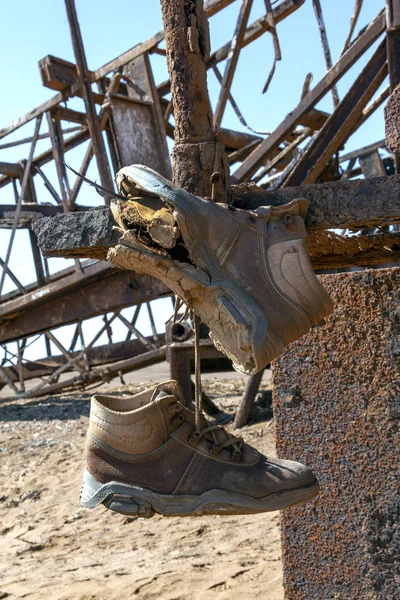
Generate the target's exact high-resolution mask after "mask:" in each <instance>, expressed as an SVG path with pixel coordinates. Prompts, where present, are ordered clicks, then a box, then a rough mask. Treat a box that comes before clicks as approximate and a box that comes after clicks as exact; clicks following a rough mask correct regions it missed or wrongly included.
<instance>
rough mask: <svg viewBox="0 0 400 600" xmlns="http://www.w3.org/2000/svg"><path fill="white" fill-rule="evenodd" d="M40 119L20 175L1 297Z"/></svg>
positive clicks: (0, 288) (0, 289) (2, 275)
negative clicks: (21, 175)
mask: <svg viewBox="0 0 400 600" xmlns="http://www.w3.org/2000/svg"><path fill="white" fill-rule="evenodd" d="M42 119H43V115H40V116H39V117H38V118H37V120H36V124H35V131H34V134H33V139H32V144H31V149H30V151H29V158H28V160H27V162H26V165H25V169H24V175H23V177H22V184H21V193H20V195H19V198H18V202H17V207H16V210H15V213H14V220H13V226H12V230H11V235H10V240H9V242H8V248H7V254H6V258H5V260H4V266H3V272H2V274H1V280H0V298H1V293H2V291H3V286H4V281H5V278H6V273H7V269H8V263H9V261H10V256H11V251H12V247H13V243H14V238H15V232H16V229H17V225H18V220H19V217H20V214H21V207H22V201H23V199H24V196H25V192H26V188H27V186H28V183H29V176H30V173H31V166H32V161H33V155H34V152H35V148H36V142H37V139H38V136H39V131H40V125H41V124H42Z"/></svg>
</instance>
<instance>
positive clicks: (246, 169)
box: [0, 0, 399, 397]
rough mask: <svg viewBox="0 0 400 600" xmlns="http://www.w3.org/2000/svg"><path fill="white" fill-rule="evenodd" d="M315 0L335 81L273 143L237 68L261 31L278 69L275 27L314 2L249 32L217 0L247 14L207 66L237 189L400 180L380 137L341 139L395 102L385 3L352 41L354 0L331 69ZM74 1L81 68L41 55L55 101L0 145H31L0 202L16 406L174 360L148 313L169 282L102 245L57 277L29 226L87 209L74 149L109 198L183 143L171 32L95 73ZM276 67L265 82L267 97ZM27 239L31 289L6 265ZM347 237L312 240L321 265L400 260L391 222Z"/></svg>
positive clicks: (5, 368) (7, 357) (326, 81)
mask: <svg viewBox="0 0 400 600" xmlns="http://www.w3.org/2000/svg"><path fill="white" fill-rule="evenodd" d="M307 1H311V0H307ZM312 1H313V6H314V9H315V13H316V17H317V20H318V25H319V29H320V33H321V41H322V48H323V52H324V57H325V61H326V66H327V72H326V74H325V75H324V77H322V79H321V80H320V81H319V82H317V83H316V84H315V85H314V87H312V88H310V77H308V76H307V78H306V81H305V82H304V87H303V91H302V94H301V99H300V102H299V103H298V104H297V106H294V107H293V110H292V111H291V112H290V113H289V114H288V115H287V117H286V118H285V119H284V120H283V121H282V123H281V124H280V125H279V126H278V127H277V128H276V129H275V131H273V132H271V133H269V134H260V133H255V132H253V131H252V130H250V128H249V127H248V125H247V123H246V121H245V118H244V116H243V114H242V112H241V111H240V109H239V107H238V105H237V103H236V101H235V99H234V97H233V95H232V91H231V90H232V81H233V78H234V75H235V69H236V66H237V63H238V60H239V56H240V53H241V51H242V50H243V48H245V47H246V46H247V45H248V44H251V43H252V42H253V41H254V40H256V39H258V38H259V37H260V36H262V35H263V34H265V33H269V34H271V35H272V37H273V41H274V50H275V62H276V61H279V60H280V59H281V51H280V44H279V36H278V32H279V23H280V22H281V21H282V20H284V19H286V18H290V16H291V15H292V13H294V12H295V11H297V10H301V7H302V5H303V4H304V2H305V0H282V1H281V2H279V3H274V4H273V6H271V2H270V1H266V2H265V6H266V13H265V15H264V16H263V17H261V18H259V19H258V20H256V21H255V22H253V23H250V22H249V15H250V10H251V7H252V1H251V0H243V1H239V0H236V1H235V0H210V1H209V2H208V4H207V5H206V7H205V10H206V13H207V16H208V17H209V18H211V17H212V16H213V15H215V14H216V13H217V12H219V11H222V10H224V9H225V8H227V7H228V6H229V5H231V4H233V3H234V4H235V5H237V10H238V19H237V24H236V27H235V30H234V32H232V39H231V40H230V41H228V42H227V43H226V44H225V45H224V46H222V47H221V48H219V49H217V50H215V51H213V52H210V54H209V57H208V60H207V69H208V70H212V71H213V72H214V74H215V76H216V77H217V79H218V81H219V82H220V91H219V96H218V100H217V104H216V110H215V113H214V115H213V127H214V131H215V134H216V138H217V140H218V142H219V143H220V144H222V145H223V146H224V147H225V152H226V154H227V157H228V160H229V165H230V170H231V183H232V184H246V183H247V184H248V183H253V184H256V185H257V186H258V189H260V190H265V191H269V192H271V193H273V192H274V191H275V190H278V189H279V190H280V189H282V191H284V189H285V188H290V187H292V186H300V185H303V184H320V183H325V184H330V182H335V181H342V182H343V183H345V182H347V181H349V180H352V179H355V178H358V177H360V176H363V177H365V178H369V177H386V176H388V175H393V174H394V173H395V172H396V164H397V159H396V156H395V155H393V154H392V153H390V152H389V151H388V149H387V148H386V145H385V141H384V140H381V141H378V142H376V143H372V144H371V145H369V146H367V147H365V148H362V149H360V150H359V151H357V152H352V153H347V154H344V153H343V152H342V147H343V144H344V143H345V142H346V140H347V139H348V138H349V137H350V136H351V135H352V134H353V133H354V132H355V131H356V130H357V129H358V128H359V127H360V126H361V125H362V124H363V123H364V122H365V121H366V120H367V119H368V118H369V117H370V116H371V115H372V114H373V113H374V112H375V110H376V109H377V108H378V107H379V106H381V105H382V103H383V102H384V101H385V100H386V99H387V98H388V96H389V93H390V86H389V85H387V86H386V87H384V89H383V91H380V92H379V93H377V92H378V90H379V89H380V88H381V86H382V84H383V83H384V81H385V79H386V78H387V76H388V49H389V53H390V48H391V46H390V43H389V45H388V41H387V39H386V35H385V34H386V32H387V31H388V32H392V31H393V28H392V29H391V28H390V27H388V22H387V15H386V14H385V12H384V10H383V7H382V10H381V12H379V13H378V15H377V16H376V18H375V19H374V20H373V21H372V22H371V23H370V24H369V25H368V27H366V28H364V29H362V30H361V32H360V34H359V35H358V36H355V34H354V32H355V30H356V26H357V19H358V15H359V12H360V8H361V4H362V2H361V1H360V0H357V1H356V2H355V9H354V15H353V18H352V20H351V25H350V31H349V34H348V36H347V39H346V42H345V44H344V47H343V51H342V53H341V55H340V57H339V59H338V61H337V62H336V63H335V64H333V63H332V57H331V52H330V49H329V45H328V40H327V37H326V32H325V26H324V21H323V15H322V9H321V5H320V2H319V0H312ZM66 6H67V13H68V18H69V23H70V27H71V35H72V40H73V45H74V52H75V56H76V64H73V63H70V62H67V61H64V60H62V59H59V58H56V57H54V56H46V57H45V58H44V59H42V60H41V61H40V63H39V68H40V73H41V77H42V82H43V85H45V86H46V87H48V88H50V89H53V90H55V91H57V94H56V95H55V96H54V97H53V98H51V99H50V100H48V101H46V102H45V103H44V104H42V105H40V106H39V107H37V108H36V109H34V110H32V111H30V112H29V113H28V114H27V115H24V116H23V117H21V118H19V119H17V121H15V122H14V123H11V124H10V125H9V126H7V127H4V128H3V129H1V130H0V140H1V143H0V150H2V151H6V150H7V149H9V148H12V147H16V146H19V145H22V144H25V146H23V147H24V148H27V149H28V150H27V152H26V154H23V155H22V159H21V160H20V161H18V162H0V174H1V176H0V194H1V198H4V200H0V201H1V202H2V203H1V204H0V228H2V229H5V230H8V232H9V239H8V244H7V252H6V255H5V256H4V257H3V258H2V259H1V262H0V274H1V280H0V296H1V304H0V340H1V343H0V346H1V349H2V352H3V356H2V360H1V365H0V386H2V387H5V389H6V390H7V393H8V394H9V395H12V394H14V395H15V396H17V397H21V396H27V397H29V396H34V395H41V394H46V393H51V392H53V391H59V390H63V389H68V388H71V387H75V386H82V387H85V386H88V385H93V384H96V383H97V382H99V381H103V380H107V379H111V378H113V377H116V376H120V377H122V375H123V373H125V372H127V371H129V370H132V369H135V368H139V367H142V366H146V365H148V364H152V363H154V362H157V361H161V360H164V359H165V355H166V345H165V335H164V333H163V332H161V333H160V327H157V326H156V323H155V317H154V314H153V310H152V303H153V302H154V301H156V300H157V299H160V298H163V297H168V296H171V292H170V291H169V290H168V289H167V288H166V287H165V286H164V284H162V283H161V282H159V281H157V280H155V279H153V278H151V277H148V276H139V275H136V274H134V273H131V272H124V271H120V270H118V269H116V268H115V267H113V266H112V265H111V264H110V263H107V262H103V260H104V258H105V253H104V248H103V249H102V246H101V244H100V245H99V248H98V251H97V255H96V254H95V255H94V256H93V258H92V259H90V260H82V259H79V258H76V257H75V258H74V262H72V261H71V265H70V266H69V267H68V268H66V269H64V270H62V271H57V272H52V268H51V265H49V262H48V260H47V259H46V258H43V257H42V256H41V255H40V252H39V250H38V247H37V240H36V237H35V234H34V232H33V231H32V230H31V224H32V222H33V221H35V220H36V219H38V218H40V217H42V216H53V215H57V214H61V213H76V212H81V211H84V210H87V209H88V208H89V206H88V201H87V198H88V192H87V187H86V186H85V187H83V186H82V179H81V178H79V177H72V175H71V174H70V172H69V171H68V170H67V168H66V166H65V162H66V161H67V162H68V161H69V158H68V157H69V153H73V152H78V151H79V152H78V156H80V160H81V167H80V169H79V170H80V173H81V174H83V175H85V174H87V173H88V172H90V169H93V168H94V169H97V172H98V176H99V178H100V182H101V184H102V185H103V186H104V187H105V188H107V189H113V186H114V184H113V174H114V173H116V172H117V171H118V170H119V169H120V168H121V167H122V166H124V165H127V164H132V163H142V164H146V165H148V166H151V167H152V168H153V169H155V170H157V171H158V172H160V173H162V174H163V175H165V176H167V177H171V163H170V158H169V152H168V144H167V138H168V137H170V138H173V136H174V125H173V119H172V114H173V105H172V101H171V100H169V99H168V98H169V92H170V81H169V80H167V81H164V82H161V83H158V84H157V83H156V82H155V79H154V75H153V71H152V66H151V60H150V57H151V55H152V54H158V55H162V56H165V55H166V51H165V49H164V48H163V46H162V44H163V40H164V32H159V33H158V34H156V35H155V36H154V37H153V38H151V39H149V40H147V41H146V42H143V43H141V44H138V45H137V46H135V47H133V48H132V49H131V50H128V51H127V52H125V53H124V54H122V55H121V56H120V57H118V58H116V59H114V60H112V61H110V62H109V63H107V64H106V65H104V66H102V67H100V68H98V69H96V70H95V71H89V70H88V67H87V64H86V59H85V53H84V48H83V42H82V38H81V35H80V31H79V25H78V21H77V18H76V12H75V10H74V6H73V3H72V2H71V1H70V0H68V1H67V2H66ZM378 8H379V7H378ZM189 29H190V28H189ZM391 36H392V37H391ZM379 39H382V42H381V43H380V44H379V45H378V46H377V48H376V50H375V52H374V53H373V55H372V57H371V58H370V59H369V61H368V62H367V64H366V66H365V67H364V68H363V69H362V71H361V72H360V74H359V75H358V77H357V78H356V79H355V81H354V82H353V84H352V85H351V87H350V89H349V91H348V92H347V94H346V95H345V96H344V97H343V98H342V99H340V98H339V95H338V91H337V88H336V83H337V81H338V80H339V79H340V78H341V77H343V75H345V73H346V72H347V71H348V70H349V69H350V68H351V67H352V66H353V65H354V64H355V63H356V62H357V60H358V59H359V58H360V57H362V56H363V55H364V53H365V52H367V51H368V49H369V48H370V47H371V46H372V45H373V44H374V43H375V42H376V41H377V40H379ZM391 39H392V42H391V43H393V44H394V43H395V41H394V42H393V40H395V36H394V34H393V33H388V40H389V42H390V40H391ZM396 39H397V38H396ZM193 44H195V42H194V41H193ZM275 62H274V68H275ZM392 62H393V61H392ZM220 63H222V64H223V69H222V68H221V69H220V67H219V65H220ZM389 65H390V54H389ZM274 68H273V69H272V71H271V73H270V75H269V77H268V78H267V81H266V83H265V85H264V91H265V92H267V91H268V86H269V83H270V81H271V78H272V77H273V74H274ZM393 73H394V70H393V69H392V70H391V85H392V88H393V85H395V83H396V80H395V76H394V75H393ZM261 87H262V86H261ZM328 93H331V94H332V96H333V103H334V111H333V112H332V114H328V113H326V112H323V111H321V110H318V109H316V108H315V107H316V105H317V103H318V102H319V101H320V100H321V98H323V97H324V96H325V95H326V94H328ZM77 97H78V98H81V99H82V101H83V106H84V110H82V111H78V110H76V109H75V108H71V107H70V106H69V103H70V102H71V101H72V100H73V99H75V98H77ZM228 104H230V105H231V107H232V108H233V110H234V111H235V113H236V115H237V116H238V118H239V119H240V122H241V123H242V125H243V130H242V131H233V130H230V129H224V128H222V127H221V123H222V119H223V116H224V112H225V109H226V107H227V105H228ZM29 124H30V126H32V124H34V131H33V134H30V135H29V136H26V135H25V134H22V132H24V131H25V129H26V128H25V129H24V127H25V126H27V125H28V126H29ZM20 130H21V136H22V135H25V137H21V138H20V139H18V140H16V139H15V135H14V133H15V132H16V131H20ZM10 139H12V141H9V140H10ZM44 142H46V143H48V144H49V146H48V147H47V149H45V150H44V151H42V152H40V153H39V152H38V151H37V149H38V147H39V145H41V144H42V143H44ZM382 151H383V153H382ZM106 202H107V201H106ZM96 204H98V198H94V200H93V206H95V205H96ZM22 233H23V234H24V235H25V236H28V238H29V248H30V253H31V257H30V259H29V260H30V261H31V262H32V264H33V265H34V277H33V278H32V281H31V282H30V283H29V284H22V283H21V279H22V277H21V275H20V274H19V273H18V272H15V270H13V269H12V268H11V266H10V259H11V257H12V254H13V253H15V252H16V251H17V248H18V239H19V237H20V235H21V234H22ZM343 233H344V234H343V235H339V233H338V232H326V231H324V232H321V231H319V230H315V231H313V232H311V233H310V235H309V247H310V251H311V255H312V258H313V263H314V266H315V268H318V269H328V268H338V267H339V268H340V267H348V266H352V265H371V264H379V263H382V262H387V261H389V260H390V261H391V262H394V261H397V260H398V257H399V250H398V249H399V238H398V232H397V231H396V228H395V227H393V226H389V227H388V226H385V227H383V228H376V227H375V228H373V229H370V230H369V229H366V228H365V227H364V228H362V227H360V228H359V231H358V233H359V234H360V235H359V236H356V237H354V236H348V235H346V232H343ZM108 234H110V232H109V231H107V232H104V237H107V235H108ZM96 235H98V232H96ZM104 247H106V244H104ZM96 258H97V259H102V260H96ZM6 286H7V288H8V289H6ZM143 311H147V315H148V322H149V324H150V328H151V335H150V336H149V335H147V336H146V335H145V334H144V333H143V331H141V329H140V327H138V325H137V322H138V319H139V317H140V315H143ZM93 319H97V321H95V323H96V326H97V332H96V333H95V334H94V335H91V339H90V340H89V338H88V336H87V333H85V327H86V324H87V323H88V322H89V321H90V320H92V321H91V322H92V323H93ZM117 322H118V323H119V325H120V327H124V328H125V334H124V336H123V337H124V338H125V339H122V341H121V340H119V341H114V340H113V327H114V326H115V324H116V323H117ZM66 326H68V331H67V332H66V331H65V327H66ZM92 329H93V326H92ZM61 330H63V342H61V341H60V335H59V332H60V331H61ZM104 338H106V340H104ZM38 339H39V340H41V344H42V347H43V349H44V356H43V358H42V359H37V358H35V359H32V358H29V356H28V349H29V348H30V347H31V345H32V344H33V343H35V344H37V343H38ZM65 340H66V341H65ZM105 341H106V343H104V342H105ZM32 382H33V383H32Z"/></svg>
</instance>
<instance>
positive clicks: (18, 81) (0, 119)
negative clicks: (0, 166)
mask: <svg viewBox="0 0 400 600" xmlns="http://www.w3.org/2000/svg"><path fill="white" fill-rule="evenodd" d="M321 4H322V9H323V13H324V17H325V23H326V27H327V34H328V39H329V42H330V46H331V50H332V57H333V62H335V61H336V60H337V59H338V57H339V55H340V52H341V50H342V47H343V44H344V41H345V39H346V36H347V33H348V29H349V24H350V18H351V15H352V12H353V8H354V0H321ZM76 7H77V12H78V18H79V22H80V25H81V30H82V35H83V40H84V44H85V49H86V55H87V61H88V65H89V68H90V69H96V68H98V67H99V66H101V65H103V64H105V63H106V62H108V61H109V60H111V59H113V58H115V57H117V56H118V55H119V54H121V53H122V52H124V51H126V50H127V49H128V48H130V47H132V46H134V45H135V44H137V43H139V42H142V41H145V40H146V39H148V38H150V37H151V36H153V35H154V34H155V33H156V32H158V31H159V30H160V29H162V19H161V11H160V5H159V1H158V0H148V1H147V2H145V3H144V2H139V1H138V0H130V2H127V1H126V0H113V2H110V1H109V0H96V2H95V1H94V0H76ZM239 7H240V2H238V1H236V2H234V3H233V4H232V5H231V6H229V7H228V8H226V9H225V10H223V11H222V12H221V13H219V14H218V15H216V16H214V17H213V18H212V19H211V20H210V29H211V42H212V50H216V49H217V48H218V47H219V46H221V45H223V44H224V43H226V42H227V41H228V40H229V39H230V37H231V35H232V32H233V30H234V27H235V22H236V18H237V14H238V10H239ZM383 7H384V0H364V3H363V8H362V11H361V15H360V18H359V22H358V25H357V28H356V33H357V32H358V31H359V30H360V28H361V27H363V26H365V25H366V24H367V23H368V22H369V21H370V20H371V19H372V18H373V17H374V16H375V15H376V14H377V12H378V11H379V10H381V9H382V8H383ZM264 12H265V4H264V0H254V4H253V9H252V13H251V17H250V22H251V21H253V20H255V19H257V18H258V17H259V16H261V15H262V14H263V13H264ZM2 22H3V29H2V36H1V37H0V53H1V56H2V57H3V61H2V94H1V95H0V126H1V127H2V126H4V125H6V124H8V123H9V122H11V121H13V120H14V119H16V118H17V117H19V116H21V115H23V114H24V113H26V112H27V111H29V110H30V109H32V108H33V107H35V106H37V105H38V104H40V103H41V102H44V101H45V100H47V99H48V98H51V97H52V96H53V95H54V93H55V92H53V91H52V90H49V89H47V88H45V87H43V86H42V85H41V81H40V75H39V70H38V66H37V63H38V60H39V59H40V58H43V57H44V56H46V55H47V54H53V55H55V56H57V57H60V58H63V59H66V60H69V61H72V62H75V60H74V54H73V50H72V44H71V38H70V33H69V27H68V22H67V17H66V12H65V6H64V2H63V0H37V1H35V2H33V1H32V0H19V1H18V2H10V1H9V2H3V3H2ZM278 35H279V39H280V43H281V49H282V61H281V62H280V63H278V65H277V68H276V74H275V77H274V79H273V81H272V84H271V86H270V88H269V90H268V92H267V93H266V94H265V95H262V93H261V90H262V88H263V86H264V83H265V81H266V78H267V76H268V73H269V71H270V68H271V65H272V62H273V57H274V54H273V46H272V39H271V36H270V35H268V34H265V35H264V36H262V37H261V38H260V39H258V40H257V41H256V42H254V43H253V44H251V45H250V46H248V47H247V48H245V49H244V50H243V51H242V53H241V56H240V60H239V64H238V67H237V73H236V76H235V80H234V84H233V87H232V93H233V95H234V97H235V99H236V102H237V103H238V105H239V107H240V108H241V110H242V112H243V114H244V117H245V118H246V120H247V122H248V123H249V125H251V126H252V127H253V128H255V129H262V130H273V129H274V128H275V127H276V126H277V125H278V124H279V123H280V122H281V121H282V119H283V118H284V117H285V115H286V114H287V113H288V112H290V111H291V110H292V109H293V108H294V107H295V106H296V104H297V103H298V101H299V98H300V94H301V90H302V86H303V82H304V78H305V76H306V74H307V73H308V72H310V71H311V72H312V73H313V83H312V86H313V85H315V84H316V83H317V82H318V81H319V79H320V78H321V77H322V76H323V75H324V73H325V64H324V58H323V53H322V49H321V46H320V41H319V33H318V27H317V23H316V19H315V17H314V12H313V7H312V2H311V0H306V1H305V3H304V5H303V6H302V7H300V8H299V9H298V10H297V11H296V12H295V13H294V14H293V15H291V16H290V17H288V18H287V19H286V20H285V21H283V22H282V23H280V24H279V25H278ZM372 52H373V48H372V49H370V50H369V51H368V52H367V53H366V56H365V57H362V58H361V59H360V60H359V61H358V62H357V63H356V65H355V66H354V67H353V68H352V69H351V70H350V71H349V72H348V73H347V74H346V76H345V77H344V78H343V79H342V80H341V81H340V82H339V84H338V90H339V95H340V98H342V97H343V95H344V94H345V93H346V91H347V90H348V89H349V87H350V85H351V83H352V82H353V81H354V78H355V77H356V76H357V74H358V73H359V72H360V70H361V69H362V66H363V65H364V64H365V62H366V61H367V60H368V58H369V57H370V56H371V54H372ZM151 60H152V65H153V69H154V74H155V79H156V83H157V82H161V81H163V80H164V79H166V76H167V71H166V66H165V60H164V58H163V57H160V56H156V55H153V56H152V58H151ZM219 68H220V70H223V64H220V66H219ZM386 84H387V82H386V83H385V85H386ZM209 90H210V96H211V101H212V104H213V105H214V106H215V104H216V100H217V97H218V91H219V85H218V84H217V82H216V80H215V77H214V75H213V74H212V73H211V72H210V73H209ZM69 106H71V107H72V108H77V109H79V110H82V109H83V108H82V101H81V100H79V99H75V100H73V101H72V103H70V104H69ZM318 107H319V108H321V109H323V110H326V111H331V110H332V97H331V95H330V94H328V95H327V96H326V97H325V98H324V99H323V100H322V101H321V102H320V103H319V105H318ZM33 125H34V124H33V122H32V123H30V124H29V125H27V126H25V127H24V128H23V129H20V130H19V131H17V132H15V134H13V135H12V136H10V137H9V138H6V139H5V140H2V141H0V144H1V143H3V142H5V141H12V140H13V139H18V138H20V137H25V136H29V135H31V134H32V132H33ZM222 125H223V126H225V127H230V128H233V129H243V127H242V126H241V124H240V123H239V121H238V119H237V117H236V115H235V114H234V112H233V110H232V109H231V108H230V106H229V105H228V108H227V110H226V113H225V116H224V120H223V123H222ZM41 131H42V132H45V131H47V124H46V123H45V122H44V123H43V125H42V130H41ZM383 137H384V123H383V109H382V108H381V109H380V110H378V111H377V112H376V114H375V115H374V116H373V117H371V119H370V120H369V121H368V122H367V123H366V124H365V125H364V126H363V127H362V128H360V130H359V131H358V132H357V133H356V134H355V135H353V136H352V138H351V139H350V140H349V142H348V143H347V145H346V150H352V149H355V148H357V147H360V146H364V145H366V144H369V143H372V142H375V141H377V140H379V139H381V138H383ZM47 147H48V142H47V141H43V142H40V143H39V144H38V152H40V151H43V150H45V149H46V148H47ZM82 150H83V149H82V148H81V149H80V150H77V151H76V152H75V153H74V151H72V152H71V153H69V154H68V162H70V163H71V164H72V165H73V166H75V167H76V168H79V165H80V157H81V154H82ZM28 152H29V145H24V146H22V147H19V148H13V149H10V150H0V161H9V162H13V161H17V160H19V159H22V158H27V154H28ZM48 169H49V171H48V172H49V174H51V167H50V166H49V167H48ZM89 176H92V177H96V169H95V165H94V161H93V165H92V167H91V170H90V171H89ZM8 187H11V186H8ZM38 189H39V193H43V194H45V191H44V189H40V187H39V188H38ZM43 198H44V196H43ZM85 198H86V199H87V203H88V204H96V203H97V204H100V203H101V198H100V197H98V196H96V195H94V194H93V192H92V190H89V189H88V188H86V194H85ZM10 201H11V202H12V201H13V200H12V198H11V197H10V195H9V192H7V191H6V190H4V189H1V190H0V203H5V202H10ZM8 235H9V234H8V232H6V231H5V230H1V233H0V256H1V257H3V258H4V256H5V253H6V248H7V241H8ZM17 236H18V240H19V247H18V248H17V249H16V250H14V252H13V255H12V260H11V267H12V268H13V269H15V272H16V273H17V274H18V276H19V277H20V279H21V280H22V282H23V283H29V282H30V281H32V279H33V275H32V270H33V265H32V264H31V263H30V262H29V256H28V255H29V252H27V251H26V249H27V246H26V244H27V236H26V232H22V231H20V232H18V234H17ZM52 265H53V266H52V269H53V270H57V269H58V268H61V267H64V266H66V265H67V261H64V260H62V259H52ZM11 287H12V286H11V285H10V284H9V283H8V285H7V288H6V289H11ZM161 313H162V314H161ZM163 318H164V311H161V312H160V322H161V320H162V319H163Z"/></svg>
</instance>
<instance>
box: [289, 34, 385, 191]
mask: <svg viewBox="0 0 400 600" xmlns="http://www.w3.org/2000/svg"><path fill="white" fill-rule="evenodd" d="M386 57H387V52H386V40H384V41H383V42H381V44H380V45H379V46H378V49H377V50H376V52H375V53H374V54H373V56H372V58H371V59H370V60H369V61H368V63H367V65H366V66H365V68H364V69H363V70H362V72H361V73H360V75H359V76H358V77H357V79H356V81H355V82H354V84H353V85H352V86H351V88H350V90H349V91H348V92H347V94H346V96H345V97H344V98H343V100H342V101H341V103H340V104H339V106H338V107H337V109H336V110H335V111H334V112H333V113H332V115H331V116H330V117H329V119H328V120H327V122H326V123H325V125H324V126H323V127H322V129H321V130H320V132H319V134H318V135H317V136H316V138H315V139H314V140H313V143H312V144H311V145H310V146H309V147H308V149H307V151H306V152H305V153H304V154H303V156H302V158H301V160H300V161H299V163H298V164H297V165H296V167H295V169H293V171H292V172H291V174H290V175H289V177H288V178H287V180H286V182H285V186H295V185H301V184H304V183H314V182H315V181H316V179H317V177H318V175H319V174H320V173H321V172H322V170H323V168H324V167H325V165H326V163H327V162H328V160H329V159H330V158H331V156H333V154H334V153H335V152H337V151H338V149H339V147H340V146H341V145H342V144H343V143H344V142H345V141H346V139H347V138H348V136H349V134H350V133H351V131H352V130H353V128H354V124H355V123H357V121H358V120H359V119H360V117H361V115H362V111H363V109H364V107H365V105H366V104H367V102H369V100H370V99H371V98H372V96H373V95H374V94H375V92H376V91H377V89H378V87H379V86H380V85H381V83H382V82H383V80H384V78H385V77H386V75H387V64H386Z"/></svg>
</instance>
